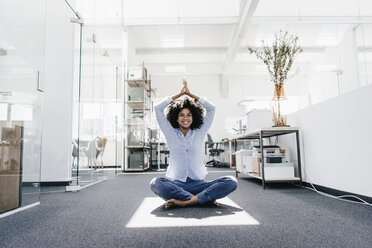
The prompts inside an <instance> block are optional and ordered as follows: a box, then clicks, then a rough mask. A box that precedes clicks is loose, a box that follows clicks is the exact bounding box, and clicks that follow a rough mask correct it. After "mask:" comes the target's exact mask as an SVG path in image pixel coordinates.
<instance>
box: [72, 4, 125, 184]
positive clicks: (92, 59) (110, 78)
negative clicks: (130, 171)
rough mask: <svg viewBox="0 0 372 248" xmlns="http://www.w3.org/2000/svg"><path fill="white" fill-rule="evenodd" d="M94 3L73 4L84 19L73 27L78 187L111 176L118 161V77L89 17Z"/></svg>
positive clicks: (74, 135)
mask: <svg viewBox="0 0 372 248" xmlns="http://www.w3.org/2000/svg"><path fill="white" fill-rule="evenodd" d="M96 4H97V3H96V2H80V1H78V2H77V5H76V6H77V11H78V12H79V13H80V14H81V15H82V17H83V18H84V22H85V23H84V25H83V26H82V29H81V30H80V25H76V28H75V29H76V31H75V32H76V34H75V37H76V39H75V73H74V75H75V79H74V82H75V83H74V114H73V141H74V142H73V143H74V144H73V145H74V147H75V148H74V150H75V154H73V156H74V155H75V157H74V163H73V170H72V171H73V178H74V181H73V184H74V185H80V186H84V185H87V184H90V183H93V182H96V181H99V180H102V179H104V178H105V177H107V176H108V175H115V174H116V173H117V170H116V168H118V164H119V163H120V162H119V161H120V160H121V155H120V154H121V153H120V144H118V143H117V142H118V140H120V137H119V136H120V135H119V132H120V128H119V127H120V122H121V119H122V117H121V114H120V113H121V110H120V104H119V102H121V94H120V90H121V89H120V81H121V76H120V70H119V67H118V65H116V64H115V63H114V62H113V61H112V59H111V55H110V53H109V52H108V50H106V49H104V48H103V46H102V44H101V43H100V37H99V36H97V30H96V26H95V19H94V18H96V17H95V16H92V11H94V10H95V8H97V6H96ZM80 32H82V33H81V38H80ZM80 42H81V47H80ZM80 68H81V70H80ZM79 73H80V74H79Z"/></svg>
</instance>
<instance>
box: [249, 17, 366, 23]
mask: <svg viewBox="0 0 372 248" xmlns="http://www.w3.org/2000/svg"><path fill="white" fill-rule="evenodd" d="M251 23H254V24H260V23H288V24H307V23H317V24H345V23H346V24H349V23H372V17H371V16H254V17H252V19H251Z"/></svg>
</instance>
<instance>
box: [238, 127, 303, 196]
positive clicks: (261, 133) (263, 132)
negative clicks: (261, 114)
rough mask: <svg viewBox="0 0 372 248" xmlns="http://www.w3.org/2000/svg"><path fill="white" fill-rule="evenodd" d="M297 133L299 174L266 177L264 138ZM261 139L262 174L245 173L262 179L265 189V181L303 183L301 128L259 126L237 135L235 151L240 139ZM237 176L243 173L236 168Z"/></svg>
mask: <svg viewBox="0 0 372 248" xmlns="http://www.w3.org/2000/svg"><path fill="white" fill-rule="evenodd" d="M291 133H295V134H296V146H297V162H298V176H294V177H285V178H280V177H279V178H265V170H264V168H265V159H264V152H263V139H264V138H270V137H276V136H280V135H286V134H291ZM244 139H247V140H259V143H260V150H261V151H262V152H261V163H260V171H261V175H260V176H258V175H256V174H254V173H247V174H244V175H247V176H250V177H254V178H257V179H260V180H261V181H262V188H263V189H265V183H266V182H272V183H275V182H299V183H300V184H301V185H302V174H301V155H300V141H299V129H298V128H296V127H268V128H259V129H257V130H254V131H252V132H249V133H246V134H242V135H239V136H237V137H235V139H234V141H235V142H234V143H235V145H234V146H235V151H236V142H237V141H238V140H244ZM235 172H236V177H238V173H241V172H239V171H237V169H236V171H235Z"/></svg>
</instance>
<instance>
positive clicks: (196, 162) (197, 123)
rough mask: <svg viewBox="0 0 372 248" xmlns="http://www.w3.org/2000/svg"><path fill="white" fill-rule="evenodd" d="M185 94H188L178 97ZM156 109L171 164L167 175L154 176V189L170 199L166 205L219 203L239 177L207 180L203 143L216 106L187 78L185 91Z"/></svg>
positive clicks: (183, 205)
mask: <svg viewBox="0 0 372 248" xmlns="http://www.w3.org/2000/svg"><path fill="white" fill-rule="evenodd" d="M183 95H187V96H188V97H187V96H186V97H185V98H181V99H178V98H179V97H181V96H183ZM189 97H191V99H190V98H189ZM167 107H168V108H167ZM203 107H204V108H205V111H204V108H203ZM165 108H167V114H166V115H165V114H164V110H165ZM205 112H206V113H205ZM155 113H156V118H157V121H158V123H159V126H160V129H161V130H162V132H163V133H164V136H165V138H166V140H167V143H168V148H169V151H170V154H169V155H170V165H169V167H168V169H167V173H166V177H156V178H154V179H152V181H151V183H150V187H151V190H152V191H153V192H154V193H155V194H156V195H158V196H159V197H161V198H162V199H164V200H165V201H166V203H165V207H166V208H170V207H173V206H179V207H185V206H190V205H195V204H206V203H212V204H214V205H216V206H218V203H217V202H216V199H220V198H223V197H225V196H227V195H228V194H230V193H231V192H232V191H234V190H235V189H236V187H237V180H236V179H235V178H234V177H233V176H224V177H220V178H218V179H215V180H213V181H206V180H205V176H206V175H207V170H206V168H205V165H204V163H203V161H202V146H203V141H204V138H205V135H206V134H207V131H208V129H209V127H210V126H211V124H212V121H213V117H214V113H215V106H214V105H213V104H211V103H210V102H208V101H207V100H206V99H205V98H200V97H198V96H196V95H194V94H192V93H191V92H190V90H189V89H188V87H187V82H186V81H185V80H184V82H183V88H182V90H181V92H180V93H178V94H176V95H174V96H173V97H169V98H168V99H165V100H163V101H162V102H160V103H159V104H157V105H156V106H155Z"/></svg>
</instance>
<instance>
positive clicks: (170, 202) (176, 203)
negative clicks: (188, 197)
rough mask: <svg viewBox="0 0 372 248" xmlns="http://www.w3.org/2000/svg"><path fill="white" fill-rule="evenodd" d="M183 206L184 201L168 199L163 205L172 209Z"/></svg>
mask: <svg viewBox="0 0 372 248" xmlns="http://www.w3.org/2000/svg"><path fill="white" fill-rule="evenodd" d="M184 206H185V201H180V200H176V199H170V200H168V201H166V203H165V208H167V209H168V208H172V207H184Z"/></svg>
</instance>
